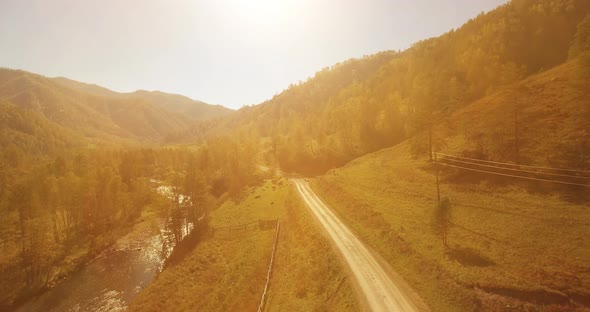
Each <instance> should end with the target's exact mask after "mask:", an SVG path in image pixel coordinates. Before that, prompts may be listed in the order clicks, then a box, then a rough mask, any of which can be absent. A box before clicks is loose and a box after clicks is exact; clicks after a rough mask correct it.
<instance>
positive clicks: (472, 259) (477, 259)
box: [446, 246, 496, 267]
mask: <svg viewBox="0 0 590 312" xmlns="http://www.w3.org/2000/svg"><path fill="white" fill-rule="evenodd" d="M446 254H447V257H448V258H449V259H451V260H455V261H457V262H459V263H460V264H462V265H464V266H476V267H487V266H492V265H496V263H495V262H494V261H492V259H490V258H488V257H486V256H485V255H482V254H481V253H480V252H479V251H478V250H475V249H472V248H465V247H460V246H459V247H453V248H449V249H448V250H447V252H446Z"/></svg>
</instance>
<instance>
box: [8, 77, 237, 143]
mask: <svg viewBox="0 0 590 312" xmlns="http://www.w3.org/2000/svg"><path fill="white" fill-rule="evenodd" d="M0 99H2V100H3V101H5V102H7V103H10V104H11V105H13V106H14V108H13V109H14V110H17V111H20V110H23V111H22V112H21V113H20V114H21V115H22V114H28V115H35V116H36V117H35V118H37V119H39V118H40V119H45V120H46V121H45V122H44V123H45V124H47V125H50V124H51V125H52V126H51V127H52V130H48V131H50V132H55V131H59V130H58V129H62V130H63V129H68V130H69V132H70V134H72V133H75V134H76V135H77V136H81V137H85V138H87V139H90V142H94V143H96V142H109V143H125V142H127V143H131V142H146V143H147V142H158V141H161V140H162V139H163V138H164V137H165V136H166V135H167V134H168V133H170V132H174V131H179V130H181V129H183V128H185V127H187V126H189V125H190V124H191V123H193V122H195V121H196V120H204V119H208V118H215V117H218V116H221V115H223V114H227V113H228V112H231V110H229V109H226V108H223V107H221V106H214V105H208V104H205V103H203V102H199V101H193V100H191V99H189V98H186V97H182V96H179V95H173V94H166V93H162V92H146V91H137V92H135V93H129V94H124V93H117V92H113V91H111V90H108V89H106V88H102V87H100V86H96V85H89V84H85V83H81V82H77V81H73V80H69V79H66V78H46V77H43V76H40V75H37V74H33V73H28V72H25V71H19V70H11V69H0ZM7 124H12V123H7ZM11 130H12V131H17V130H15V129H11Z"/></svg>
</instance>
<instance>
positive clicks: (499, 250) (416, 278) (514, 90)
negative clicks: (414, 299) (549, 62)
mask: <svg viewBox="0 0 590 312" xmlns="http://www.w3.org/2000/svg"><path fill="white" fill-rule="evenodd" d="M580 61H581V60H580V59H574V60H572V61H570V62H567V63H565V64H563V65H561V66H558V67H556V68H554V69H551V70H548V71H546V72H543V73H540V74H537V75H533V76H531V77H529V78H527V79H525V80H523V81H521V82H518V83H515V84H514V85H511V86H508V87H506V88H504V89H502V90H499V91H498V92H496V93H493V94H490V95H489V96H486V97H484V98H482V99H480V100H478V101H475V102H474V103H472V104H471V105H468V106H466V107H464V108H462V109H460V110H458V111H457V112H455V113H454V114H452V115H451V116H449V118H447V119H445V120H444V121H441V123H440V124H438V125H437V126H436V127H434V133H435V135H434V137H435V138H434V141H435V148H436V150H438V151H440V152H442V153H447V154H454V155H462V156H465V157H475V158H478V159H488V160H493V161H499V162H511V163H514V162H516V158H515V157H516V155H515V150H516V149H515V140H514V135H515V134H514V131H515V124H514V118H515V116H517V118H518V120H519V123H520V124H521V127H520V129H519V131H520V133H519V144H520V149H519V157H518V159H519V161H520V162H526V163H532V164H535V165H537V166H553V167H556V166H557V167H565V166H567V167H573V168H580V169H586V170H588V169H590V163H589V160H590V158H589V156H588V155H587V153H586V152H587V151H588V149H589V147H590V135H589V132H588V131H589V129H590V118H589V117H590V114H589V113H590V110H589V107H588V103H589V100H590V94H588V92H587V90H586V89H585V88H582V89H580V84H579V83H578V82H579V80H578V79H579V72H578V69H579V68H580V66H581V65H580V64H579V62H580ZM515 109H517V111H516V112H517V113H515ZM515 114H516V115H515ZM425 140H426V138H424V137H420V136H418V137H415V138H412V139H410V140H407V141H405V142H403V143H401V144H399V145H397V146H395V147H393V148H387V149H383V150H380V151H378V152H376V153H372V154H368V155H366V156H364V157H361V158H358V159H356V160H354V161H352V162H350V163H349V164H348V165H346V166H345V167H343V168H340V169H336V170H333V171H331V172H329V173H328V174H326V175H324V176H321V177H318V179H316V180H315V181H314V186H315V187H316V188H317V189H318V191H319V192H320V194H322V195H323V196H324V198H325V199H326V201H327V202H328V203H330V204H331V206H332V207H334V209H336V210H337V212H338V213H339V214H340V215H341V216H342V217H343V218H344V219H345V220H346V222H347V223H348V224H350V225H351V226H352V227H353V228H354V229H355V231H356V233H357V234H358V235H359V236H360V237H361V238H362V239H363V240H365V241H366V242H368V243H369V244H370V245H371V246H372V247H373V248H374V249H375V250H376V251H377V252H379V253H380V254H381V255H383V256H384V257H385V258H386V259H387V261H388V262H390V264H391V265H392V266H393V267H394V268H395V269H396V270H397V271H398V272H399V273H401V274H402V275H403V276H404V278H405V279H407V280H408V281H410V283H411V284H412V286H413V287H414V288H415V289H417V290H418V292H419V293H421V294H422V295H423V296H424V298H425V299H426V300H427V301H428V303H429V305H430V306H436V307H439V308H442V307H445V308H444V309H443V310H445V311H455V310H456V311H467V310H471V309H476V310H483V311H496V310H498V309H500V308H501V307H504V306H511V307H513V308H515V309H525V310H527V309H533V308H534V307H536V308H541V307H545V308H546V309H548V311H554V310H551V309H556V310H559V309H564V310H568V311H570V310H575V311H577V309H580V311H582V310H583V309H584V308H586V309H587V308H588V307H589V306H590V275H588V272H589V269H590V267H588V262H587V259H589V258H590V254H589V253H588V252H589V250H588V248H587V246H586V245H587V244H585V243H584V237H587V236H588V235H590V228H589V227H588V224H590V215H589V214H588V201H589V200H590V198H588V196H584V194H586V195H587V193H586V191H587V189H585V188H584V187H575V186H562V185H557V184H553V183H547V182H536V181H534V182H532V183H527V181H526V180H520V179H515V178H510V177H498V176H495V175H486V174H474V173H473V172H470V171H463V170H456V169H453V168H445V167H441V169H442V171H441V186H440V193H441V196H442V197H443V198H448V199H449V200H450V205H451V213H450V217H449V218H450V221H449V222H450V223H451V226H450V229H449V232H448V241H449V247H448V248H445V247H444V246H443V244H442V243H441V242H440V238H439V237H440V236H439V235H440V234H439V233H438V232H437V230H436V226H435V221H433V220H435V213H434V212H435V206H436V200H437V199H436V198H437V189H436V177H435V170H434V168H435V167H433V165H431V164H429V163H428V156H427V155H428V154H427V153H425V152H424V149H423V150H422V152H419V153H417V149H416V146H420V145H422V146H424V145H425V144H427V143H426V142H424V141H425ZM418 150H419V149H418ZM459 165H461V164H459ZM478 169H482V168H481V167H480V168H478ZM484 169H485V168H484ZM488 170H489V169H488ZM496 171H497V170H496ZM553 178H554V177H553ZM578 180H579V179H578ZM588 181H589V180H588V179H584V180H582V181H581V182H580V181H578V182H579V183H582V182H588ZM553 234H555V235H553ZM391 246H394V248H393V249H392V248H391ZM539 250H542V251H543V252H542V255H540V254H539ZM433 276H434V277H435V279H436V281H437V282H436V283H427V282H425V281H428V280H431V278H432V277H433ZM542 311H545V310H542Z"/></svg>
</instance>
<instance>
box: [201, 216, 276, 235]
mask: <svg viewBox="0 0 590 312" xmlns="http://www.w3.org/2000/svg"><path fill="white" fill-rule="evenodd" d="M276 224H277V219H274V220H262V219H261V220H258V221H252V222H248V223H242V224H236V225H230V226H218V227H213V226H211V227H210V228H209V231H210V232H211V234H213V235H215V234H219V233H226V234H232V233H235V234H239V233H244V232H248V231H257V230H258V231H263V230H270V229H274V228H275V226H276Z"/></svg>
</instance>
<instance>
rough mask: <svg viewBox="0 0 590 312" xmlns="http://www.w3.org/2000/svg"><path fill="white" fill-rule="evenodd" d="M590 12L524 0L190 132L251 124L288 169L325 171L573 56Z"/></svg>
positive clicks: (566, 2) (346, 65) (574, 4)
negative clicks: (400, 50)
mask: <svg viewBox="0 0 590 312" xmlns="http://www.w3.org/2000/svg"><path fill="white" fill-rule="evenodd" d="M589 12H590V2H588V1H584V0H571V1H570V0H559V1H551V2H548V1H540V0H514V1H511V2H509V3H507V4H505V5H503V6H500V7H498V8H497V9H495V10H493V11H490V12H488V13H486V14H480V15H479V16H477V17H476V18H474V19H472V20H470V21H468V22H467V23H466V24H464V25H463V26H462V27H460V28H458V29H456V30H451V31H449V32H447V33H445V34H444V35H442V36H440V37H437V38H431V39H427V40H424V41H421V42H418V43H416V44H414V45H413V46H412V47H411V48H409V49H407V50H405V51H403V52H393V51H392V52H382V53H379V54H376V55H371V56H365V57H363V58H360V59H353V60H349V61H346V62H342V63H339V64H336V65H334V66H330V67H327V68H325V69H323V70H321V71H320V72H318V73H317V74H316V75H315V76H314V77H312V78H310V79H308V80H307V81H305V82H302V83H299V84H294V85H291V86H289V88H287V89H286V90H285V91H283V92H282V93H280V94H278V95H275V96H274V97H273V98H272V99H270V100H268V101H267V102H264V103H262V104H260V105H256V106H252V107H245V108H243V109H241V110H239V111H238V112H237V113H236V114H235V115H233V116H231V117H230V118H227V119H226V120H225V121H223V122H217V123H215V124H213V123H210V124H208V125H202V124H201V125H199V127H198V128H197V130H196V131H193V132H192V133H191V132H189V133H186V134H185V137H188V138H191V139H194V138H195V137H199V135H201V137H202V134H203V133H208V134H209V135H210V136H215V135H219V134H221V133H232V132H233V131H239V132H241V133H250V134H251V135H252V136H256V137H262V138H265V142H266V144H267V146H266V149H267V150H269V155H268V156H269V159H270V160H276V161H277V162H278V164H279V165H280V166H281V167H282V168H283V169H284V170H287V171H298V172H305V173H312V174H317V173H321V172H325V171H326V170H328V169H329V168H334V167H337V166H340V165H342V164H345V163H346V162H348V161H350V160H352V159H354V158H356V157H359V156H362V155H364V154H367V153H370V152H373V151H376V150H378V149H380V148H384V147H388V146H393V145H395V144H397V143H400V142H402V141H403V140H406V139H408V138H411V137H414V136H417V135H421V134H423V133H424V131H425V130H427V129H429V128H431V127H432V126H433V125H434V124H435V123H438V122H439V121H440V120H442V119H445V118H447V117H448V116H450V114H452V113H453V112H455V111H457V110H459V109H461V108H463V107H466V106H467V105H469V104H471V103H472V102H474V101H476V100H478V99H481V98H484V97H486V96H487V95H489V94H492V93H494V92H497V91H499V90H503V89H505V88H506V87H508V86H511V85H512V84H514V83H515V82H518V81H520V80H522V79H524V78H526V77H528V76H530V75H534V74H537V73H539V72H542V71H545V70H548V69H551V68H553V67H555V66H558V65H560V64H562V63H564V62H566V61H567V60H568V58H572V57H573V56H572V55H570V54H571V53H570V50H572V49H574V46H575V45H576V42H577V41H582V42H587V36H586V35H584V34H586V30H585V28H584V27H585V26H583V24H582V21H583V20H584V17H585V16H587V15H588V13H589ZM578 39H579V40H578ZM581 46H584V45H583V44H582V45H581Z"/></svg>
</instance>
